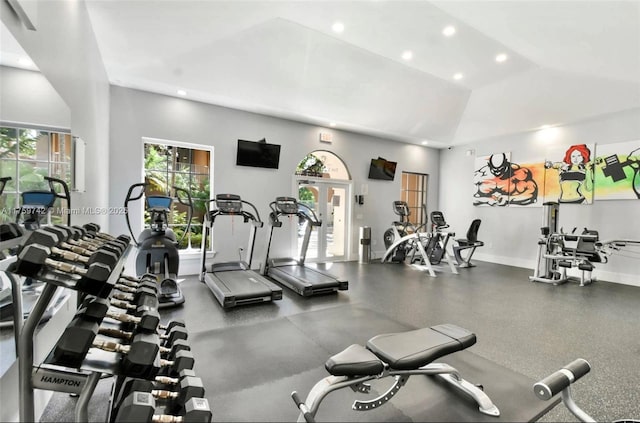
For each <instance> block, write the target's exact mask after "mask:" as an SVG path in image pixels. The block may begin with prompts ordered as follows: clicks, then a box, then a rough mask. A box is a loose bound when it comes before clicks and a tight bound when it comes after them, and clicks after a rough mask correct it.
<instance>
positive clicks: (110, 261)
mask: <svg viewBox="0 0 640 423" xmlns="http://www.w3.org/2000/svg"><path fill="white" fill-rule="evenodd" d="M64 235H65V232H64V230H62V229H61V228H57V227H53V226H48V227H46V228H41V229H37V230H35V231H33V232H32V233H31V235H29V238H28V239H27V240H26V241H25V243H24V245H25V246H26V245H29V244H39V245H44V246H45V247H49V248H50V249H51V252H53V253H55V254H58V255H64V252H63V251H62V250H61V249H65V250H69V251H71V252H73V253H75V254H79V255H82V256H86V257H94V260H98V261H100V262H101V263H104V264H106V265H107V266H109V267H112V268H113V267H114V266H115V265H116V263H117V262H118V259H119V257H120V255H121V254H122V253H121V252H119V251H118V250H116V249H113V248H109V247H106V248H100V249H97V250H88V249H86V248H82V247H79V246H77V245H71V244H69V243H67V242H66V241H65V239H66V238H65V236H64ZM54 248H55V250H54ZM67 256H68V257H72V256H71V255H70V254H67ZM68 260H71V259H70V258H69V259H68ZM74 261H83V262H86V261H84V259H82V258H78V259H77V260H74Z"/></svg>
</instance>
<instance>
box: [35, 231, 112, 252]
mask: <svg viewBox="0 0 640 423" xmlns="http://www.w3.org/2000/svg"><path fill="white" fill-rule="evenodd" d="M42 229H45V230H48V231H51V232H54V233H57V234H58V235H59V236H60V238H61V239H62V240H64V241H65V242H67V243H69V244H71V245H75V246H77V247H80V248H85V249H87V250H97V249H98V247H100V244H101V243H99V242H97V241H96V240H94V239H88V240H85V239H83V238H82V237H80V236H79V234H78V232H76V231H75V230H74V229H72V228H71V227H69V226H62V225H53V226H45V227H44V228H42Z"/></svg>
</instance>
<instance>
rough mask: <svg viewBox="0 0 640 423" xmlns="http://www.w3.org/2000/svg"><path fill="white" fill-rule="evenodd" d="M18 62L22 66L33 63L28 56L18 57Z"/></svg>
mask: <svg viewBox="0 0 640 423" xmlns="http://www.w3.org/2000/svg"><path fill="white" fill-rule="evenodd" d="M18 63H20V64H21V65H22V66H31V65H33V62H32V61H31V59H29V58H28V57H21V58H19V59H18Z"/></svg>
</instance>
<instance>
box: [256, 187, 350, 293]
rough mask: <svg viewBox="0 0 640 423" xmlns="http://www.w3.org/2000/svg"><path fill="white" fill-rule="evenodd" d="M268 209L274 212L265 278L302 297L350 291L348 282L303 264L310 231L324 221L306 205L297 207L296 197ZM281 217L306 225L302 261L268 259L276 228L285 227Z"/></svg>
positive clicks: (272, 213) (285, 199)
mask: <svg viewBox="0 0 640 423" xmlns="http://www.w3.org/2000/svg"><path fill="white" fill-rule="evenodd" d="M269 207H270V208H271V213H270V214H269V223H270V226H271V230H270V232H269V241H268V244H267V257H266V259H265V267H264V274H265V275H267V276H269V277H270V278H273V279H274V280H276V281H277V282H279V283H280V284H282V285H284V286H286V287H287V288H289V289H291V290H293V291H295V292H296V293H297V294H299V295H302V296H303V297H310V296H312V295H319V294H329V293H333V292H337V291H345V290H347V289H348V288H349V282H347V281H343V280H340V279H337V278H336V277H335V276H333V275H330V274H328V273H325V272H321V271H320V270H318V269H313V268H310V267H307V266H305V264H304V261H305V257H306V254H307V249H308V248H309V239H310V238H311V231H312V230H313V227H314V226H320V225H322V221H320V220H319V219H318V217H317V216H316V214H315V213H314V212H313V210H311V208H309V207H308V206H306V205H305V204H302V203H298V201H297V200H296V199H295V198H293V197H277V198H276V200H275V201H273V202H271V204H269ZM281 216H289V217H292V216H297V217H298V219H301V220H306V221H307V225H306V228H305V231H304V238H303V242H302V248H301V251H300V259H299V260H296V259H294V258H269V249H270V247H271V240H272V238H273V228H279V227H281V226H282V222H281V221H280V217H281Z"/></svg>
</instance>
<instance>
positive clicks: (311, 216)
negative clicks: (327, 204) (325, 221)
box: [269, 197, 322, 227]
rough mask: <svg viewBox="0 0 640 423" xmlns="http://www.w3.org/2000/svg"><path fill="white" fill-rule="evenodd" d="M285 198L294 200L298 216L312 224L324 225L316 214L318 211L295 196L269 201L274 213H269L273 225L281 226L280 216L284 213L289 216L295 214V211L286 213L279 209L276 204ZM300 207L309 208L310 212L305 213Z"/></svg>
mask: <svg viewBox="0 0 640 423" xmlns="http://www.w3.org/2000/svg"><path fill="white" fill-rule="evenodd" d="M283 200H287V201H293V202H295V204H296V213H295V216H298V217H300V218H302V219H305V220H306V221H308V222H309V224H310V225H311V226H322V221H321V220H320V219H319V218H318V216H317V215H316V213H315V212H314V211H313V209H312V208H311V207H309V206H307V205H306V204H304V203H300V202H299V201H297V200H296V199H295V198H293V197H277V198H276V199H275V200H274V201H272V202H271V203H269V208H270V209H271V211H272V213H271V214H270V215H269V217H270V218H271V219H270V223H271V224H272V226H278V227H279V226H280V225H279V224H278V223H281V222H280V216H284V215H288V216H293V215H294V213H286V212H284V211H282V210H279V209H278V208H277V207H276V204H277V203H278V201H283ZM300 207H304V208H305V209H307V210H308V211H309V213H305V212H304V211H302V210H300Z"/></svg>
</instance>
